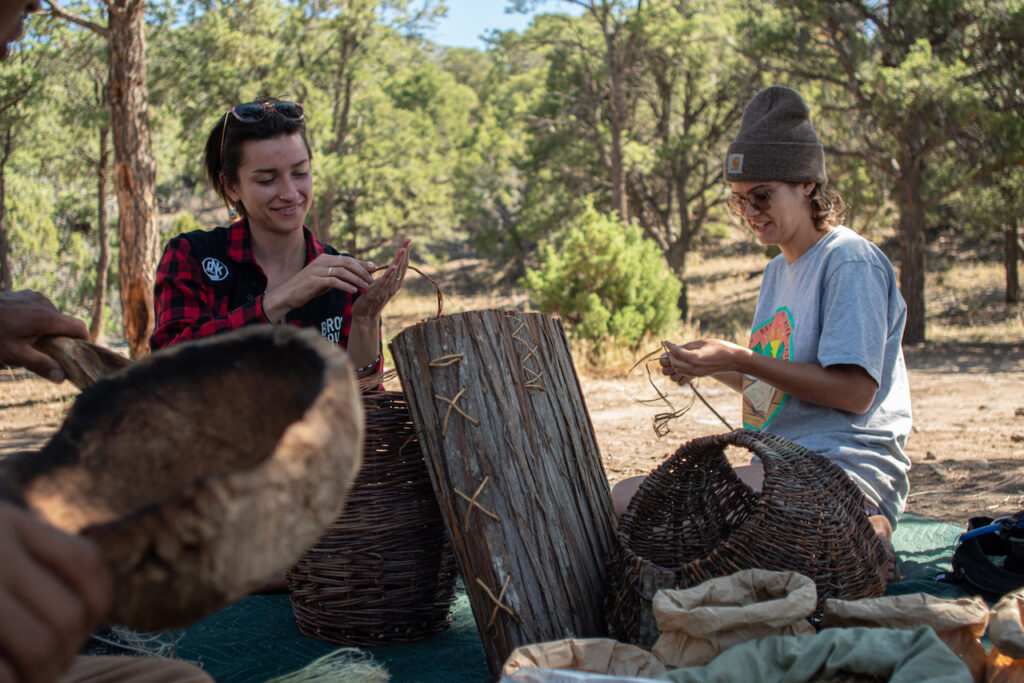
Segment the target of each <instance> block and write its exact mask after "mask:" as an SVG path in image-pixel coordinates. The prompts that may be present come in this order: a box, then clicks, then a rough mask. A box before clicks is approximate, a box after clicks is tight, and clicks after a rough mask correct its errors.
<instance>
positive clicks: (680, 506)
mask: <svg viewBox="0 0 1024 683" xmlns="http://www.w3.org/2000/svg"><path fill="white" fill-rule="evenodd" d="M730 445H733V446H739V447H743V448H746V449H748V450H749V451H751V452H752V453H753V454H754V455H757V456H758V457H759V458H760V459H761V463H762V465H763V466H764V484H763V486H762V490H761V493H760V494H758V493H755V492H754V491H753V490H752V489H750V487H748V486H747V485H746V484H744V483H743V482H742V481H740V479H739V478H738V477H737V476H736V474H735V472H734V471H733V469H732V467H731V466H730V465H729V462H728V460H727V459H726V456H725V449H726V447H727V446H730ZM618 540H619V544H618V548H617V549H616V552H615V553H614V554H613V556H612V558H611V560H610V561H609V594H608V600H607V603H606V604H607V608H608V621H609V627H610V630H611V635H612V636H613V637H615V638H617V639H618V640H621V641H624V642H629V643H633V644H636V645H641V646H643V647H650V646H651V645H653V644H654V641H655V640H657V637H658V635H659V632H658V628H657V624H656V623H655V620H654V616H653V613H652V610H651V599H652V598H653V597H654V594H655V593H656V592H657V591H658V590H660V589H662V588H688V587H690V586H695V585H697V584H699V583H702V582H704V581H706V580H707V579H710V578H713V577H716V576H726V575H729V574H732V573H734V572H737V571H739V570H741V569H752V568H760V569H771V570H777V571H787V570H793V571H798V572H800V573H801V574H804V575H806V576H808V577H810V578H811V579H813V580H814V582H815V584H816V585H817V589H818V608H819V612H820V608H821V606H822V605H823V603H824V601H825V600H826V599H827V598H841V599H847V600H853V599H857V598H865V597H875V596H879V595H881V594H882V593H883V592H884V591H885V577H884V574H883V569H882V566H883V561H884V551H883V549H882V544H881V542H880V541H879V540H878V536H877V535H876V534H875V532H874V530H873V529H872V527H871V523H870V522H869V521H868V518H867V515H866V514H865V512H864V496H863V494H862V493H861V492H860V490H859V489H858V488H857V486H856V484H854V483H853V481H852V480H850V478H849V477H847V476H846V475H845V474H844V473H843V471H842V469H840V468H839V466H838V465H836V464H835V463H833V462H832V461H830V460H828V459H826V458H824V457H822V456H821V455H819V454H817V453H814V452H812V451H809V450H807V449H806V448H803V447H801V446H799V445H797V444H795V443H793V442H792V441H789V440H787V439H784V438H781V437H778V436H775V435H773V434H767V433H764V432H757V431H753V430H746V429H741V430H737V431H734V432H731V433H729V434H723V435H719V436H708V437H703V438H700V439H695V440H693V441H690V442H689V443H687V444H685V445H683V446H682V447H680V448H679V450H677V451H676V452H675V453H674V454H673V455H672V456H671V457H670V458H669V459H668V460H666V461H665V462H664V463H663V464H662V465H661V466H660V467H658V468H657V469H656V470H654V471H653V472H652V473H651V474H650V475H649V476H648V477H647V478H646V479H645V481H644V483H643V484H642V485H641V486H640V489H639V490H638V491H637V494H636V496H634V498H633V500H632V501H631V502H630V504H629V507H628V509H627V510H626V513H625V514H624V515H623V516H622V519H621V520H620V522H619V530H618Z"/></svg>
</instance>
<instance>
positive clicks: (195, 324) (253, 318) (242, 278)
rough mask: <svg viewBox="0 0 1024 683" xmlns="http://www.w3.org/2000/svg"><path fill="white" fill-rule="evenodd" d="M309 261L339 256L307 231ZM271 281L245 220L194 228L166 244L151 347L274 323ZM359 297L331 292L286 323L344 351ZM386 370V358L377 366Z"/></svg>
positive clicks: (291, 314)
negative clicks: (269, 312) (269, 313)
mask: <svg viewBox="0 0 1024 683" xmlns="http://www.w3.org/2000/svg"><path fill="white" fill-rule="evenodd" d="M303 236H304V238H305V241H306V263H307V264H308V263H309V262H310V261H312V260H313V259H314V258H316V257H317V256H319V255H320V254H323V253H337V252H336V251H335V250H334V249H333V248H331V247H329V246H327V245H324V244H321V243H320V242H319V241H317V239H316V238H315V237H313V233H311V232H310V231H309V230H308V229H305V228H303ZM266 287H267V277H266V275H265V274H264V273H263V269H262V268H260V266H259V264H258V263H256V259H255V258H254V257H253V253H252V236H251V233H250V232H249V227H248V223H247V221H245V219H243V220H240V221H237V222H235V223H233V224H232V225H231V226H230V227H227V228H216V229H214V230H211V231H208V232H207V231H203V230H197V231H194V232H191V233H186V234H182V235H179V236H177V237H175V238H173V239H172V240H171V241H170V242H168V243H167V247H166V248H165V249H164V253H163V256H162V257H161V259H160V265H159V266H158V267H157V274H156V285H155V288H154V292H155V296H154V301H155V306H156V327H155V329H154V330H153V335H152V336H151V337H150V342H149V343H150V348H152V349H154V350H156V349H160V348H163V347H165V346H170V345H172V344H177V343H179V342H183V341H188V340H190V339H199V338H201V337H208V336H210V335H211V334H217V333H218V332H224V331H227V330H233V329H236V328H239V327H242V326H243V325H253V324H269V322H270V321H269V320H267V317H266V315H264V313H263V292H264V290H265V289H266ZM360 293H361V291H360V292H356V293H352V294H350V293H347V292H342V291H340V290H334V289H332V290H330V291H328V292H326V293H324V294H322V295H320V296H318V297H316V298H314V299H312V300H311V301H310V302H309V303H307V304H306V305H304V306H302V307H300V308H296V309H293V310H291V311H289V312H288V314H287V315H286V316H285V318H284V320H283V321H282V322H286V323H288V324H291V325H296V326H298V327H316V328H318V329H319V330H320V333H321V334H322V335H323V336H324V337H326V338H328V339H330V340H332V341H335V342H336V343H337V344H339V345H340V346H342V347H343V348H344V347H345V346H346V344H347V343H348V334H349V330H350V328H351V325H352V304H354V303H355V301H356V299H357V298H358V297H359V294H360ZM376 371H377V372H382V371H383V359H380V360H378V361H377V368H376Z"/></svg>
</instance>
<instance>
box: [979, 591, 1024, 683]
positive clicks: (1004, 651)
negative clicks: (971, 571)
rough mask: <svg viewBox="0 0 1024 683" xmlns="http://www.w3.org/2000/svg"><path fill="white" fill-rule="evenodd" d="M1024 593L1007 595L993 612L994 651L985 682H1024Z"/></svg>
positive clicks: (990, 654)
mask: <svg viewBox="0 0 1024 683" xmlns="http://www.w3.org/2000/svg"><path fill="white" fill-rule="evenodd" d="M1022 615H1024V589H1021V590H1016V591H1013V592H1012V593H1007V594H1006V595H1004V596H1003V597H1002V598H1001V599H1000V600H999V602H997V603H996V606H995V607H994V608H992V617H991V619H992V624H991V626H990V627H989V630H988V637H989V640H991V641H992V647H991V649H990V650H989V651H988V667H987V669H986V671H985V680H986V681H987V682H988V683H1013V682H1014V681H1022V680H1024V625H1022V624H1021V621H1022Z"/></svg>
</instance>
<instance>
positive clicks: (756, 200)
mask: <svg viewBox="0 0 1024 683" xmlns="http://www.w3.org/2000/svg"><path fill="white" fill-rule="evenodd" d="M727 203H728V205H729V208H730V209H731V210H732V212H733V213H735V214H736V215H737V216H742V215H743V214H744V213H745V212H746V210H747V206H748V205H750V206H752V207H754V210H755V211H757V212H758V213H764V212H765V211H767V210H768V209H770V208H772V190H771V188H768V187H759V188H757V189H754V190H751V191H750V192H749V193H748V194H745V195H743V194H734V195H733V196H732V197H730V198H729V201H728V202H727Z"/></svg>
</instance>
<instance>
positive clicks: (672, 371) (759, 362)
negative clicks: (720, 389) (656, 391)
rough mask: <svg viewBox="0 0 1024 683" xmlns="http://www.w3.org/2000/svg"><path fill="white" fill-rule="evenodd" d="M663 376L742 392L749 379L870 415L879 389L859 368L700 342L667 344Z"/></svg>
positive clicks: (720, 342) (719, 341) (718, 342)
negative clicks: (709, 379) (712, 381)
mask: <svg viewBox="0 0 1024 683" xmlns="http://www.w3.org/2000/svg"><path fill="white" fill-rule="evenodd" d="M665 349H666V351H667V353H666V354H665V355H664V356H662V360H661V364H662V373H663V374H665V375H668V376H670V377H672V379H673V380H674V381H676V382H680V383H685V382H686V381H689V379H690V378H693V377H706V376H708V375H712V376H715V378H716V379H720V380H721V381H722V382H724V383H725V384H728V385H729V386H731V387H733V388H734V389H737V388H738V387H739V382H738V379H739V378H740V377H741V376H742V375H750V376H751V377H756V378H757V379H759V380H761V381H763V382H766V383H768V384H770V385H772V386H773V387H775V388H776V389H779V390H780V391H784V392H786V393H787V394H790V395H792V396H795V397H796V398H798V399H800V400H802V401H807V402H808V403H815V404H818V405H823V406H827V407H829V408H836V409H838V410H846V411H849V412H851V413H865V412H867V410H868V409H869V408H870V407H871V404H872V402H874V400H875V393H876V392H877V391H878V385H877V384H875V381H874V380H873V379H871V376H870V375H869V374H868V373H867V371H865V370H864V369H863V368H861V367H860V366H858V365H832V366H829V367H827V368H823V367H821V366H820V365H816V364H814V363H794V362H791V361H787V360H783V359H780V358H772V357H770V356H765V355H762V354H759V353H755V352H754V351H751V350H750V349H746V348H744V347H742V346H738V345H736V344H732V343H730V342H727V341H724V340H722V339H700V340H697V341H692V342H689V343H687V344H683V345H682V346H676V345H675V344H672V343H669V342H666V343H665Z"/></svg>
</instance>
